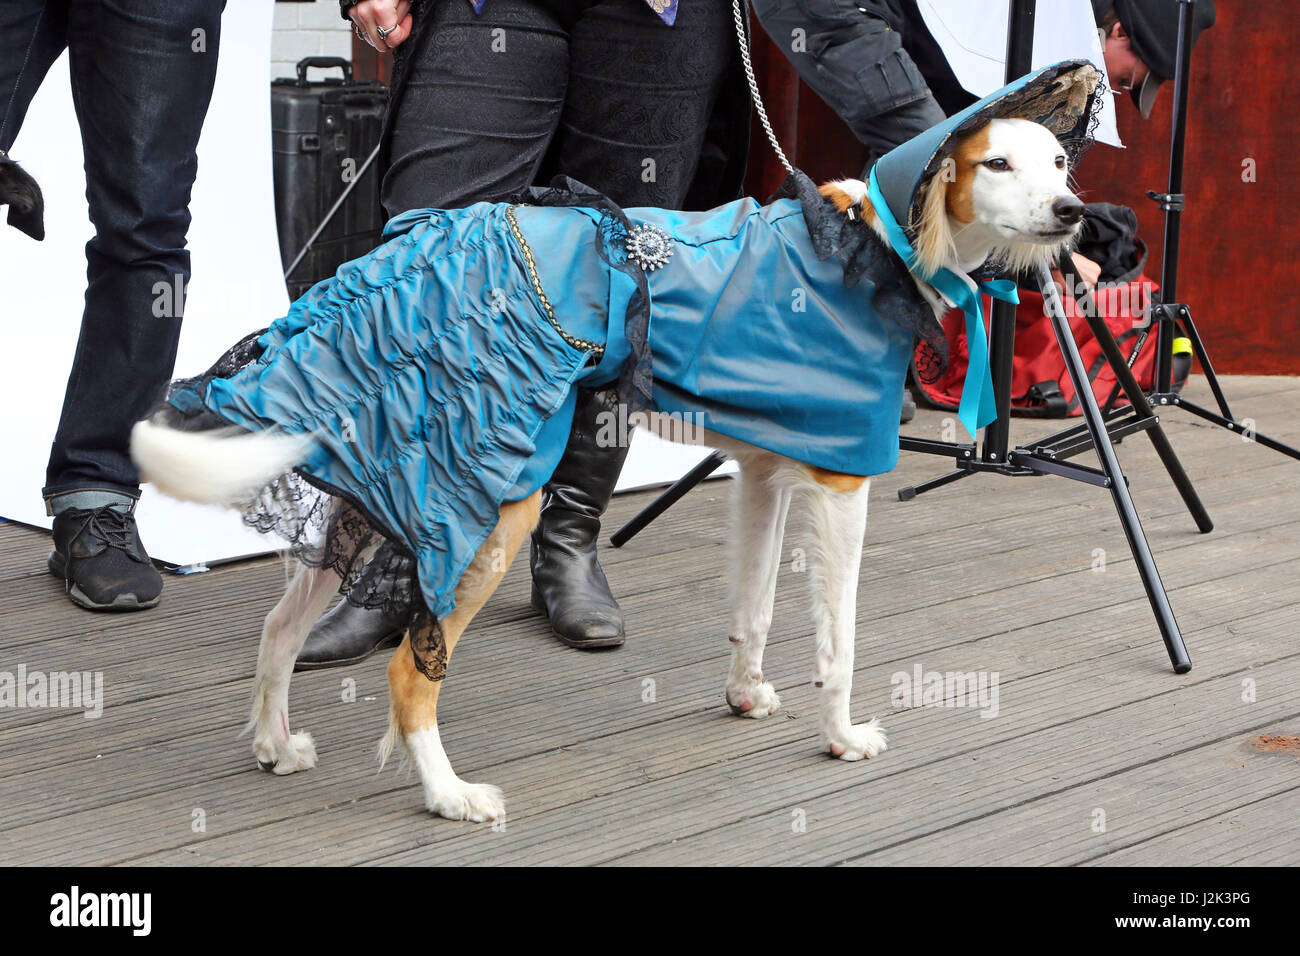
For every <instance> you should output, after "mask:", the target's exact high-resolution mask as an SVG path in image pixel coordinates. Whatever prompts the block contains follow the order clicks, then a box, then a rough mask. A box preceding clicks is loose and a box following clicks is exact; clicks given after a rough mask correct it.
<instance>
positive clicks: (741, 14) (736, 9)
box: [731, 0, 794, 173]
mask: <svg viewBox="0 0 1300 956" xmlns="http://www.w3.org/2000/svg"><path fill="white" fill-rule="evenodd" d="M731 11H732V13H733V14H734V15H735V18H736V40H737V42H739V44H740V59H741V61H742V62H743V63H744V64H745V79H747V80H748V81H749V95H750V96H751V97H752V98H753V100H754V110H755V111H756V112H757V113H758V121H759V122H760V123H762V124H763V132H765V133H767V141H768V142H769V143H771V144H772V149H773V150H774V151H775V152H776V158H777V159H779V160H780V161H781V165H782V166H784V167H785V171H786V172H788V173H793V172H794V167H793V166H791V165H790V160H788V159H786V156H785V151H784V150H783V149H781V143H780V142H779V141H778V140H777V138H776V133H774V132H773V131H772V123H771V121H770V120H769V119H768V118H767V109H766V108H765V107H764V106H763V97H761V96H760V95H759V94H758V80H756V79H755V78H754V63H753V61H752V60H751V59H750V57H749V30H748V28H747V27H746V19H747V16H746V15H747V14H748V13H749V0H731Z"/></svg>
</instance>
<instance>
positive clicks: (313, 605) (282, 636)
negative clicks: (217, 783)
mask: <svg viewBox="0 0 1300 956" xmlns="http://www.w3.org/2000/svg"><path fill="white" fill-rule="evenodd" d="M338 588H339V576H338V575H337V574H336V573H335V572H334V571H331V570H329V569H328V568H309V567H303V566H300V567H299V568H298V573H297V574H296V575H295V576H294V579H293V582H292V583H291V584H290V585H289V589H288V590H287V591H286V592H285V594H284V597H283V598H281V599H280V603H279V604H277V605H276V606H275V607H274V608H273V609H272V611H271V613H270V614H268V615H267V616H266V623H265V624H263V625H262V643H261V646H260V647H259V649H258V652H257V677H256V678H255V680H254V682H253V713H252V716H251V717H250V718H249V727H251V728H252V729H253V753H254V754H256V756H257V765H258V766H259V767H261V768H262V769H263V770H269V771H271V772H272V773H277V774H287V773H293V772H294V771H295V770H308V769H310V768H312V767H314V766H316V746H315V744H314V743H313V742H312V739H311V734H308V733H305V732H304V733H297V734H291V733H290V732H289V679H290V678H291V677H292V676H293V662H294V660H295V659H296V658H297V656H298V651H299V650H301V649H302V645H303V643H304V642H305V641H306V640H307V634H308V632H309V631H310V630H311V626H312V625H313V624H315V623H316V619H317V618H319V617H320V616H321V614H322V613H324V611H325V608H326V607H328V606H329V602H330V598H331V597H333V596H334V595H335V594H336V593H338Z"/></svg>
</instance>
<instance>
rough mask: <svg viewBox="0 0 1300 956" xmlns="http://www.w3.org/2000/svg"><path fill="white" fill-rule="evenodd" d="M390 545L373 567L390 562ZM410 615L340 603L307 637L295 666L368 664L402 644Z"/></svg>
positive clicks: (297, 668)
mask: <svg viewBox="0 0 1300 956" xmlns="http://www.w3.org/2000/svg"><path fill="white" fill-rule="evenodd" d="M388 551H389V546H388V545H387V544H383V545H380V547H379V550H378V551H376V552H375V556H374V557H373V558H372V559H371V564H372V565H373V564H375V563H376V562H383V563H382V564H379V567H381V568H382V567H384V566H385V565H386V564H388V562H389V560H390V555H389V553H388ZM407 618H408V615H393V614H389V613H388V612H386V611H384V610H383V609H382V608H362V607H357V606H356V605H355V604H349V603H348V602H347V601H340V602H339V603H338V604H337V605H336V606H335V607H334V609H333V610H332V611H330V612H329V613H328V614H326V615H324V616H323V617H321V619H320V620H319V621H317V622H316V625H315V626H314V627H313V628H312V629H311V633H309V634H308V635H307V641H306V643H304V644H303V646H302V650H301V651H300V652H299V654H298V660H297V661H295V662H294V666H293V669H294V670H295V671H314V670H321V669H323V668H326V667H342V666H343V665H345V664H355V663H357V662H358V661H364V660H365V659H366V658H367V657H369V656H370V655H371V654H373V653H375V652H376V651H379V650H383V649H384V648H386V647H396V646H397V645H398V644H400V643H402V635H403V634H404V633H405V632H406V624H407Z"/></svg>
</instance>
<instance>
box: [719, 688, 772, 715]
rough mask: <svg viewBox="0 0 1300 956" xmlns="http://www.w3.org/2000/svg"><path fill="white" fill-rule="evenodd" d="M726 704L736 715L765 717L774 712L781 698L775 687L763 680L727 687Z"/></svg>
mask: <svg viewBox="0 0 1300 956" xmlns="http://www.w3.org/2000/svg"><path fill="white" fill-rule="evenodd" d="M727 706H728V707H730V708H731V712H732V713H733V714H735V715H736V716H737V717H754V718H758V717H766V716H768V715H769V714H774V713H776V711H777V709H778V708H779V707H780V706H781V698H780V697H777V696H776V688H775V687H773V686H772V685H771V684H769V683H768V682H767V681H764V682H763V683H761V684H750V685H748V686H737V687H728V688H727Z"/></svg>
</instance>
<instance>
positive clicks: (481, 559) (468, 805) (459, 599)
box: [379, 491, 541, 822]
mask: <svg viewBox="0 0 1300 956" xmlns="http://www.w3.org/2000/svg"><path fill="white" fill-rule="evenodd" d="M540 503H541V492H540V491H538V492H536V493H534V494H533V495H531V496H529V497H528V498H525V499H524V500H523V501H512V502H507V503H506V504H504V505H502V506H501V513H500V517H499V518H498V520H497V524H496V527H495V528H494V529H493V530H492V533H491V534H490V535H489V536H488V539H487V540H486V541H485V542H483V544H482V546H481V547H480V548H479V549H478V553H477V554H475V555H474V560H473V561H472V562H471V563H470V566H469V568H468V569H467V570H466V571H465V573H464V575H463V576H462V577H461V579H460V583H458V584H457V585H456V609H455V610H454V611H452V612H451V614H450V615H448V616H447V618H446V620H443V621H433V620H431V619H428V618H427V617H426V618H425V619H424V620H422V621H421V620H417V622H416V624H414V625H412V627H411V629H410V630H408V631H407V633H406V636H405V637H404V638H403V639H402V643H401V645H400V646H399V647H398V648H397V653H396V654H394V655H393V659H392V660H391V661H390V662H389V664H388V690H389V695H390V698H391V700H390V710H389V721H388V734H387V736H386V737H385V738H384V740H383V742H382V743H381V744H380V745H379V752H380V759H381V760H382V759H386V758H387V757H388V754H389V753H390V752H391V751H392V749H393V747H394V746H396V745H397V743H398V742H399V741H400V742H402V743H404V744H405V745H406V751H407V753H408V754H409V755H410V757H411V761H412V762H413V763H414V764H415V766H416V769H417V770H419V772H420V780H421V782H422V783H423V784H424V800H425V805H426V806H427V807H428V808H429V810H430V811H431V812H433V813H436V814H438V815H439V816H443V817H446V818H447V819H449V820H473V821H475V822H482V821H484V820H496V819H498V818H500V817H502V816H504V814H505V798H504V797H503V796H502V794H501V791H500V790H499V789H498V788H496V787H494V786H491V785H490V784H482V783H467V782H466V781H464V780H462V779H460V777H458V776H456V773H455V771H453V770H452V769H451V761H450V760H448V759H447V752H446V751H445V750H443V747H442V739H441V737H440V736H439V734H438V693H439V691H440V690H441V689H442V679H443V676H444V675H445V673H446V668H447V662H448V661H449V660H450V659H451V652H452V651H453V650H454V649H455V647H456V642H457V641H458V640H460V636H461V635H462V634H463V633H465V628H466V627H467V626H468V625H469V622H470V621H471V620H472V619H473V617H474V615H475V614H477V613H478V612H479V610H480V609H481V608H482V607H483V605H484V604H486V603H487V600H488V598H489V597H491V596H492V592H493V591H495V590H496V589H497V586H498V585H499V584H500V583H501V579H502V578H503V577H504V576H505V573H506V570H507V568H509V566H510V562H511V560H513V558H514V556H515V553H516V552H517V551H518V550H519V547H520V545H522V544H523V542H524V540H525V539H526V538H527V537H528V534H529V532H531V531H532V530H533V527H534V526H535V525H536V524H537V515H538V508H539V506H540Z"/></svg>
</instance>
